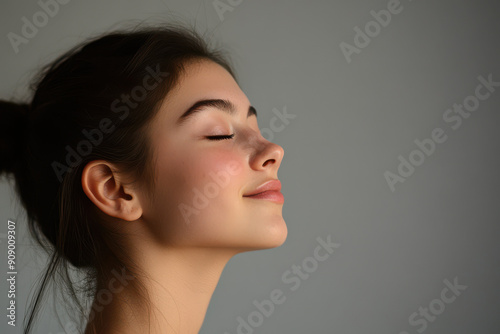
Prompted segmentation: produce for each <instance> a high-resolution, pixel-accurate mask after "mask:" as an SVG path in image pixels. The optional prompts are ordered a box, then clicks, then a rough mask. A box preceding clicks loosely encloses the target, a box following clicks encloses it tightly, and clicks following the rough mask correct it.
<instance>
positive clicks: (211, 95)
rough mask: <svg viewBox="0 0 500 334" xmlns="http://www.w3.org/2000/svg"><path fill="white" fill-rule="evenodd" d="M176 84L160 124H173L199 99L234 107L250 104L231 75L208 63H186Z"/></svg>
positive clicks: (218, 66)
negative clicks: (215, 100)
mask: <svg viewBox="0 0 500 334" xmlns="http://www.w3.org/2000/svg"><path fill="white" fill-rule="evenodd" d="M184 67H185V71H184V72H183V73H182V74H181V75H180V76H179V81H178V82H177V84H176V85H175V86H174V87H173V89H172V90H171V91H170V92H169V93H168V94H167V96H166V98H165V100H164V101H163V103H162V105H161V107H160V110H159V114H161V115H158V116H159V118H161V119H162V122H168V123H169V124H173V123H175V121H176V120H177V118H178V117H180V116H181V115H182V113H183V112H184V111H185V110H187V109H188V108H189V107H190V106H191V105H192V104H193V103H194V102H196V101H198V100H200V99H218V98H220V99H228V100H231V101H232V102H233V103H235V104H240V105H244V106H248V105H249V104H250V103H249V101H248V98H247V97H246V95H245V94H244V93H243V92H242V91H241V89H240V87H239V86H238V83H237V82H236V81H235V80H234V78H233V77H232V75H231V74H230V73H229V72H228V71H227V70H226V69H225V68H224V67H222V66H221V65H219V64H217V63H215V62H212V61H209V60H205V59H203V60H197V61H195V62H190V63H188V64H186V65H185V66H184Z"/></svg>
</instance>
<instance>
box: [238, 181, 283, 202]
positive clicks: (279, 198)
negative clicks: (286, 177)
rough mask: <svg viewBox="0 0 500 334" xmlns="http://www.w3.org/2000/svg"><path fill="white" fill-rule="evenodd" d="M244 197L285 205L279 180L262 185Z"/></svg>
mask: <svg viewBox="0 0 500 334" xmlns="http://www.w3.org/2000/svg"><path fill="white" fill-rule="evenodd" d="M243 197H247V198H251V199H263V200H268V201H272V202H275V203H280V204H283V202H284V200H285V199H284V197H283V194H282V193H281V182H280V181H279V180H277V179H273V180H270V181H267V182H265V183H263V184H261V185H260V186H258V187H257V188H256V189H255V190H253V191H251V192H249V193H247V194H245V195H243Z"/></svg>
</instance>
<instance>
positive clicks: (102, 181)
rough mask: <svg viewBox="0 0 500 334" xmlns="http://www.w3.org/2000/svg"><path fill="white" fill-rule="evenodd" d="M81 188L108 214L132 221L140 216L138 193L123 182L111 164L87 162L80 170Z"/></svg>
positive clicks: (95, 161)
mask: <svg viewBox="0 0 500 334" xmlns="http://www.w3.org/2000/svg"><path fill="white" fill-rule="evenodd" d="M82 188H83V191H84V192H85V194H86V195H87V197H88V198H89V199H90V200H91V201H92V202H93V203H94V204H95V205H96V206H97V207H98V208H99V209H100V210H101V211H103V212H104V213H106V214H107V215H109V216H112V217H116V218H120V219H123V220H127V221H134V220H137V219H139V218H140V217H141V216H142V207H141V205H140V201H139V196H138V193H137V192H135V190H134V189H133V188H132V187H130V186H129V185H128V184H125V183H124V182H123V181H122V179H121V177H120V175H119V174H118V172H117V170H116V169H115V168H114V166H113V165H112V164H110V163H109V162H107V161H105V160H94V161H91V162H89V163H88V164H87V165H86V166H85V168H84V169H83V171H82Z"/></svg>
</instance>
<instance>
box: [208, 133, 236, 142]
mask: <svg viewBox="0 0 500 334" xmlns="http://www.w3.org/2000/svg"><path fill="white" fill-rule="evenodd" d="M233 137H234V133H233V134H232V135H224V136H208V137H207V138H208V139H210V140H224V139H232V138H233Z"/></svg>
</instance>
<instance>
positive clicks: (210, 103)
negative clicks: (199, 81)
mask: <svg viewBox="0 0 500 334" xmlns="http://www.w3.org/2000/svg"><path fill="white" fill-rule="evenodd" d="M205 107H214V108H217V109H219V110H222V111H224V112H226V113H228V114H229V115H234V113H236V106H235V105H234V104H233V103H232V102H231V101H229V100H224V99H208V100H199V101H197V102H195V103H194V104H193V105H192V106H191V107H189V108H188V110H186V111H185V112H184V113H183V114H182V115H181V116H180V117H179V118H178V119H177V122H176V125H177V126H180V125H182V124H184V123H185V122H186V121H187V120H188V119H190V118H191V117H193V116H194V115H195V114H196V113H197V112H199V111H202V110H204V109H205ZM252 115H255V117H257V110H255V108H254V107H253V106H249V107H248V112H247V118H248V117H250V116H252Z"/></svg>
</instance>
